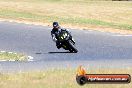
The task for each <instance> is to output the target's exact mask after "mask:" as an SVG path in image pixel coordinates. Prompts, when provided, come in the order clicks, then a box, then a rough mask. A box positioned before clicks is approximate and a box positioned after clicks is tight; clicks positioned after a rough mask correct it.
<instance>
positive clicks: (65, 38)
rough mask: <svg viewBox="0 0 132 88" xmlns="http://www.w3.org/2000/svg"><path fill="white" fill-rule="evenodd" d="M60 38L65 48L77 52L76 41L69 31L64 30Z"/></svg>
mask: <svg viewBox="0 0 132 88" xmlns="http://www.w3.org/2000/svg"><path fill="white" fill-rule="evenodd" d="M58 40H59V42H60V45H61V47H62V48H63V49H65V50H69V51H70V52H72V53H77V52H78V50H77V49H76V48H75V42H73V40H72V38H71V36H70V34H69V33H68V32H67V31H62V32H60V33H59V35H58Z"/></svg>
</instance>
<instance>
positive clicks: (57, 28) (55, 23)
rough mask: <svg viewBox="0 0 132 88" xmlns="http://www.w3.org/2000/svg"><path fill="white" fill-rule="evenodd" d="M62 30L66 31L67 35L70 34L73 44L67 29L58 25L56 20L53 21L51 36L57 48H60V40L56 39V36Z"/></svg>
mask: <svg viewBox="0 0 132 88" xmlns="http://www.w3.org/2000/svg"><path fill="white" fill-rule="evenodd" d="M62 31H66V32H68V33H69V35H70V39H71V41H72V42H73V43H74V44H75V41H74V40H73V39H72V36H71V33H70V32H69V31H68V30H67V29H64V28H61V27H60V26H59V23H58V22H53V29H52V31H51V36H52V39H53V41H54V42H56V46H57V48H58V49H60V48H61V42H60V41H59V40H58V38H57V36H58V35H59V33H60V32H62Z"/></svg>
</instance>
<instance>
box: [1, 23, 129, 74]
mask: <svg viewBox="0 0 132 88" xmlns="http://www.w3.org/2000/svg"><path fill="white" fill-rule="evenodd" d="M51 29H52V28H51V27H46V26H40V25H27V24H22V23H14V22H0V50H1V51H3V50H4V51H12V52H20V53H24V54H26V55H30V56H32V57H33V61H25V62H19V61H0V72H16V71H18V72H19V71H36V70H38V71H40V70H45V69H49V68H51V69H53V68H77V67H78V66H79V65H83V66H85V67H89V68H130V67H131V66H132V36H131V35H120V34H112V33H104V32H98V31H91V30H89V31H88V30H76V29H69V30H70V31H71V33H72V35H73V37H74V39H75V41H76V47H77V49H78V51H79V52H78V53H68V52H67V51H65V50H63V49H60V50H58V49H57V48H56V46H55V43H54V42H53V41H52V39H51V35H50V31H51Z"/></svg>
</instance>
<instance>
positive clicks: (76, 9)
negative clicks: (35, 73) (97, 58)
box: [0, 0, 132, 30]
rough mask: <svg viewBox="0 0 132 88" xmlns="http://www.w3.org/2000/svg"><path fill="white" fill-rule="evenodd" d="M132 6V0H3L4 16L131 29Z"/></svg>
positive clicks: (0, 5) (0, 15) (0, 3)
mask: <svg viewBox="0 0 132 88" xmlns="http://www.w3.org/2000/svg"><path fill="white" fill-rule="evenodd" d="M131 8H132V2H126V1H123V2H119V1H116V2H112V1H110V0H108V1H96V0H94V1H91V0H20V1H19V0H0V18H4V19H15V20H26V21H33V22H42V23H48V24H49V25H51V24H52V22H53V21H58V22H60V23H61V24H62V25H64V26H69V27H70V26H71V27H72V26H78V27H82V28H87V29H89V28H98V27H106V28H107V27H108V28H113V29H125V30H131V29H132V20H131V19H132V11H131V10H132V9H131Z"/></svg>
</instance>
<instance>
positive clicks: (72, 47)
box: [68, 42, 78, 53]
mask: <svg viewBox="0 0 132 88" xmlns="http://www.w3.org/2000/svg"><path fill="white" fill-rule="evenodd" d="M68 46H69V51H70V52H72V53H77V52H78V50H77V49H76V48H75V47H74V46H73V44H72V43H71V42H69V45H68Z"/></svg>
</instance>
